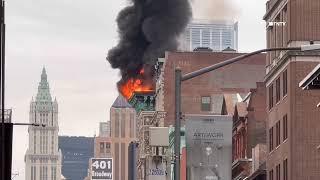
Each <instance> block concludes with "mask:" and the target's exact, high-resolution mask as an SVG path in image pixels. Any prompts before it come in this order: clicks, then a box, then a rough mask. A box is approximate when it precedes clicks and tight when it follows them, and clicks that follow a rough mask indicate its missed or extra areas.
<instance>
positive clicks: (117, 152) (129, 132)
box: [96, 95, 136, 180]
mask: <svg viewBox="0 0 320 180" xmlns="http://www.w3.org/2000/svg"><path fill="white" fill-rule="evenodd" d="M110 122H111V138H110V140H111V155H112V157H113V161H114V166H113V167H114V168H113V169H114V172H113V177H114V180H127V179H128V146H129V144H130V142H132V141H135V140H136V111H135V109H134V108H132V107H131V105H130V104H128V102H127V100H126V99H125V98H124V97H123V96H122V95H119V96H118V97H117V99H116V100H115V101H114V103H113V105H112V107H111V108H110ZM96 145H97V144H96ZM99 146H100V144H99Z"/></svg>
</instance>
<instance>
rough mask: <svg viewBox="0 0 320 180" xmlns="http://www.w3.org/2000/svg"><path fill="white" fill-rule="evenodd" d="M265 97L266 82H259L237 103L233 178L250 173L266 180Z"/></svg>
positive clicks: (241, 177) (234, 127)
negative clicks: (264, 158)
mask: <svg viewBox="0 0 320 180" xmlns="http://www.w3.org/2000/svg"><path fill="white" fill-rule="evenodd" d="M265 97H266V88H265V84H264V83H261V82H259V83H257V88H255V89H251V90H250V92H249V93H248V95H247V96H246V97H245V98H244V99H243V100H242V101H241V102H238V103H236V105H235V108H234V111H235V112H234V114H233V134H232V136H233V137H232V138H233V140H232V147H233V153H232V154H233V158H232V161H233V166H232V176H233V179H244V178H249V177H250V179H256V180H258V179H259V180H260V179H262V180H265V174H266V173H265V161H263V159H262V158H263V157H262V155H260V154H261V152H262V151H263V150H264V149H263V148H265V146H266V114H267V113H266V111H265V109H266V99H265ZM256 154H257V155H256ZM259 155H260V156H259ZM264 157H265V154H264ZM263 164H264V165H263ZM258 170H259V172H258ZM256 171H257V172H256ZM251 174H252V175H254V177H253V176H251Z"/></svg>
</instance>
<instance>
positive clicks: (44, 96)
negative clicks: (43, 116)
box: [36, 67, 52, 102]
mask: <svg viewBox="0 0 320 180" xmlns="http://www.w3.org/2000/svg"><path fill="white" fill-rule="evenodd" d="M36 101H42V102H44V101H46V102H52V97H51V94H50V88H49V83H48V80H47V73H46V69H45V67H43V69H42V74H41V81H40V83H39V86H38V93H37V97H36Z"/></svg>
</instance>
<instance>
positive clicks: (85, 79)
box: [6, 0, 266, 180]
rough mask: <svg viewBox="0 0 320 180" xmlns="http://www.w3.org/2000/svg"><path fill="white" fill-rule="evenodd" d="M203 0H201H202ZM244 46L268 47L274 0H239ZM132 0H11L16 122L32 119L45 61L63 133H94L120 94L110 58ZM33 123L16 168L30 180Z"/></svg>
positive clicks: (18, 135) (21, 138)
mask: <svg viewBox="0 0 320 180" xmlns="http://www.w3.org/2000/svg"><path fill="white" fill-rule="evenodd" d="M199 1H201V0H199ZM217 1H218V0H217ZM233 1H234V3H235V4H236V9H237V11H238V12H239V13H237V17H236V19H237V20H238V21H239V50H240V51H241V52H250V51H253V50H256V49H260V48H264V47H265V28H264V25H265V24H264V22H263V21H262V16H263V14H264V12H265V2H266V0H233ZM126 2H127V1H126V0H8V1H7V3H6V6H7V9H6V15H7V17H6V24H7V47H6V52H7V59H6V60H7V71H6V72H7V84H6V88H7V89H6V90H7V91H6V92H7V93H6V97H7V99H6V106H7V107H8V108H12V109H13V122H28V121H29V103H30V101H31V98H32V96H35V95H36V93H37V87H38V83H39V81H40V75H41V70H42V67H43V66H45V67H46V69H47V74H48V80H49V83H50V88H51V95H52V96H53V97H57V100H58V104H59V124H60V132H59V133H60V135H70V136H93V135H94V134H95V133H96V134H98V125H99V122H101V121H107V120H109V108H110V106H111V105H112V103H113V101H114V99H115V98H116V97H117V94H118V92H117V90H116V84H115V83H116V82H117V81H118V79H119V75H118V71H117V70H113V69H111V68H110V66H109V64H108V63H107V62H106V60H105V57H106V54H107V51H108V49H110V48H111V47H113V46H114V45H116V43H117V28H116V24H115V18H116V15H117V13H118V12H119V10H120V9H121V8H123V7H124V6H125V5H126ZM27 147H28V133H27V127H15V128H14V144H13V172H18V173H19V176H17V177H16V178H15V179H17V180H24V179H25V177H24V154H25V152H26V149H27Z"/></svg>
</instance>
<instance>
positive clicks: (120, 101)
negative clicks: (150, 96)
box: [112, 95, 132, 108]
mask: <svg viewBox="0 0 320 180" xmlns="http://www.w3.org/2000/svg"><path fill="white" fill-rule="evenodd" d="M112 107H113V108H132V106H131V105H130V104H129V103H128V101H127V100H126V99H125V98H124V97H123V96H122V95H119V96H118V97H117V99H116V100H115V101H114V102H113V104H112Z"/></svg>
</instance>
